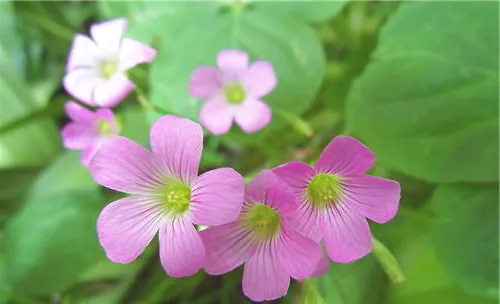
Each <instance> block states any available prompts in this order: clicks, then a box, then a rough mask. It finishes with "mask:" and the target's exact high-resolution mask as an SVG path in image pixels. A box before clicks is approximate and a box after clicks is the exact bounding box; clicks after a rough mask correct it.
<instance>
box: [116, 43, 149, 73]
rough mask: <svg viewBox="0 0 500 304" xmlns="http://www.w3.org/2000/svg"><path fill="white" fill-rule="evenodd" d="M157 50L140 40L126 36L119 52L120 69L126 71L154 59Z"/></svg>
mask: <svg viewBox="0 0 500 304" xmlns="http://www.w3.org/2000/svg"><path fill="white" fill-rule="evenodd" d="M155 57H156V50H155V49H153V48H152V47H150V46H149V45H146V44H144V43H142V42H140V41H137V40H133V39H130V38H124V39H123V40H122V43H121V48H120V54H119V67H118V69H119V70H120V71H126V70H128V69H130V68H133V67H135V66H136V65H138V64H141V63H147V62H151V61H153V59H154V58H155Z"/></svg>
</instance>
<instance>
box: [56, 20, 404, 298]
mask: <svg viewBox="0 0 500 304" xmlns="http://www.w3.org/2000/svg"><path fill="white" fill-rule="evenodd" d="M125 28H126V20H124V19H116V20H112V21H108V22H103V23H100V24H96V25H93V26H92V27H91V29H90V33H91V36H92V38H93V40H91V39H90V38H87V37H85V36H83V35H80V34H78V35H76V37H75V39H74V41H73V47H72V49H71V52H70V55H69V59H68V67H67V75H66V77H65V78H64V86H65V88H66V89H67V91H68V92H70V93H71V94H72V95H73V96H75V97H76V98H78V99H79V100H81V101H82V102H84V103H86V104H87V105H89V106H97V107H104V108H100V109H97V110H96V111H95V112H92V111H90V110H88V109H86V108H84V107H83V106H80V105H78V104H76V103H74V102H68V103H67V104H66V112H67V114H68V116H69V117H70V118H71V120H72V122H70V123H69V124H67V125H66V126H65V127H64V128H63V130H62V137H63V143H64V145H65V146H66V147H67V148H69V149H78V150H83V153H82V163H83V164H84V165H86V166H89V169H90V172H91V174H92V176H93V178H94V179H95V181H96V182H97V183H99V184H100V185H102V186H104V187H107V188H110V189H113V190H115V191H119V192H123V193H127V194H129V195H128V196H127V197H125V198H122V199H119V200H117V201H114V202H112V203H110V204H109V205H107V206H106V207H105V208H104V209H103V210H102V212H101V214H100V215H99V218H98V220H97V232H98V236H99V240H100V243H101V245H102V247H103V248H104V250H105V252H106V254H107V256H108V258H109V259H110V260H112V261H114V262H117V263H130V262H132V261H134V260H135V259H136V258H137V257H138V256H139V255H140V254H141V253H142V252H143V251H144V249H145V248H146V247H147V246H148V244H149V243H150V242H151V241H152V239H153V238H154V237H155V235H156V234H158V238H159V256H160V261H161V264H162V266H163V268H164V269H165V271H166V273H167V274H168V275H170V276H173V277H184V276H190V275H193V274H195V273H197V272H198V271H199V270H200V269H204V270H205V271H206V272H207V273H209V274H211V275H221V274H224V273H226V272H229V271H231V270H233V269H235V268H236V267H239V266H240V265H242V264H244V271H243V283H242V285H243V292H244V294H245V295H246V296H247V297H249V298H250V299H252V300H254V301H265V300H272V299H276V298H279V297H281V296H284V295H285V294H286V293H287V290H288V287H289V285H290V278H294V279H296V280H303V279H305V278H308V277H312V276H317V275H320V274H322V273H323V272H324V271H326V269H327V268H328V265H329V260H332V261H335V262H339V263H348V262H351V261H354V260H357V259H359V258H361V257H363V256H365V255H366V254H368V253H369V252H370V251H371V249H372V237H371V232H370V228H369V226H368V222H367V220H366V218H369V219H371V220H373V221H375V222H378V223H384V222H387V221H389V220H390V219H392V218H393V217H394V216H395V214H396V212H397V209H398V204H399V199H400V186H399V184H398V183H397V182H395V181H392V180H387V179H383V178H379V177H374V176H370V175H366V174H365V173H366V171H367V170H368V169H370V168H371V167H372V165H373V163H374V160H375V156H374V155H373V153H372V152H371V151H370V150H369V149H368V148H367V147H366V146H364V145H363V144H362V143H361V142H359V141H357V140H356V139H354V138H352V137H346V136H338V137H336V138H334V139H333V140H332V141H331V142H330V144H329V145H328V146H327V147H326V149H325V150H324V151H323V153H322V154H321V156H320V157H319V159H318V161H317V163H316V165H315V166H314V167H310V166H309V165H307V164H304V163H300V162H295V161H293V162H290V163H287V164H284V165H281V166H279V167H276V168H273V169H270V170H263V171H262V172H260V173H259V174H258V175H257V176H256V177H255V178H254V179H253V180H252V181H251V182H250V183H249V184H248V185H247V186H246V187H245V182H244V179H243V177H242V176H241V175H240V174H239V173H238V172H237V171H235V170H234V169H232V168H218V169H215V170H211V171H208V172H205V173H203V174H199V172H198V169H199V165H200V160H201V156H202V150H203V130H202V128H201V126H200V125H199V124H198V123H196V122H194V121H192V120H189V119H187V118H182V117H178V116H174V115H165V116H163V117H161V118H159V119H158V120H157V121H156V122H155V123H154V124H153V125H152V127H151V131H150V146H151V151H149V150H146V149H145V148H143V147H142V146H140V145H138V144H136V143H135V142H133V141H131V140H129V139H127V138H125V137H121V136H119V135H118V134H119V127H118V124H117V122H116V120H115V118H114V116H113V113H112V112H111V110H110V109H108V108H107V107H112V106H115V105H117V104H118V103H119V102H120V101H121V100H122V99H123V98H124V97H125V96H126V95H127V94H129V93H130V91H131V90H132V89H133V88H134V87H135V84H134V83H133V82H131V81H130V80H129V79H128V78H127V76H126V71H127V70H128V69H130V68H131V67H133V66H135V65H137V64H140V63H145V62H151V61H152V60H153V58H154V57H155V55H156V51H155V50H154V49H152V48H150V47H149V46H146V45H144V44H142V43H140V42H138V41H135V40H131V39H128V38H123V34H124V32H125ZM216 61H217V68H214V67H210V66H203V67H199V68H197V69H196V70H195V71H194V72H193V73H192V75H191V78H190V81H189V90H190V92H191V94H192V95H193V96H195V97H197V98H200V99H205V100H206V102H205V104H204V105H203V107H202V109H201V112H200V121H201V122H202V124H203V125H204V126H205V127H206V128H207V129H208V130H209V131H210V132H211V133H213V134H215V135H219V134H224V133H226V132H228V131H229V129H230V128H231V126H232V123H233V121H234V122H235V123H236V124H237V125H239V126H240V127H241V129H242V130H243V131H245V132H247V133H253V132H256V131H258V130H260V129H262V128H263V127H264V126H266V125H267V124H268V123H269V122H270V120H271V116H272V115H271V108H270V107H269V106H268V105H267V104H266V103H264V102H263V101H262V100H261V99H262V97H264V96H266V95H267V94H269V93H270V92H271V91H272V90H273V88H274V87H275V86H276V84H277V77H276V75H275V72H274V69H273V67H272V65H271V64H270V63H269V62H267V61H262V60H258V61H255V62H253V63H252V64H249V56H248V54H247V53H245V52H243V51H238V50H224V51H221V52H220V53H219V54H218V56H217V60H216ZM201 226H204V227H205V226H209V227H208V228H207V229H205V230H202V229H200V227H201ZM200 230H201V231H200ZM323 247H324V248H325V251H326V255H325V254H324V252H323V249H322V248H323Z"/></svg>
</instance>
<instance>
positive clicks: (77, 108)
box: [64, 101, 94, 124]
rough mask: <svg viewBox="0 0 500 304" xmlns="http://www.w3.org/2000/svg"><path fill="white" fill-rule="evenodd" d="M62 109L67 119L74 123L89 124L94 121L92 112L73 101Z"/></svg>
mask: <svg viewBox="0 0 500 304" xmlns="http://www.w3.org/2000/svg"><path fill="white" fill-rule="evenodd" d="M64 109H65V110H66V114H67V115H68V116H69V118H70V119H71V120H73V121H75V122H78V123H87V124H91V123H92V122H93V120H94V113H93V112H92V111H90V110H89V109H87V108H85V107H83V106H81V105H79V104H77V103H76V102H74V101H68V102H66V103H65V104H64Z"/></svg>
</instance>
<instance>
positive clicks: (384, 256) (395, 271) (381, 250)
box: [372, 238, 405, 283]
mask: <svg viewBox="0 0 500 304" xmlns="http://www.w3.org/2000/svg"><path fill="white" fill-rule="evenodd" d="M372 253H373V256H374V257H375V258H376V259H377V261H378V262H379V264H380V266H381V267H382V269H383V270H384V271H385V273H386V274H387V275H388V276H389V278H390V279H391V281H392V282H393V283H402V282H403V281H404V280H405V276H404V274H403V271H402V270H401V266H399V263H398V260H396V258H395V257H394V255H392V253H391V251H390V250H389V249H388V248H387V247H385V246H384V244H382V243H381V242H380V241H379V240H377V239H376V238H373V252H372Z"/></svg>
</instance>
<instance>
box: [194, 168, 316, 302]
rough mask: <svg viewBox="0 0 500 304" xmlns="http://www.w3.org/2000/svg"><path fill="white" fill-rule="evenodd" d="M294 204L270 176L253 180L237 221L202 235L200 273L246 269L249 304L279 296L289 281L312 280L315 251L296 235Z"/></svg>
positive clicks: (312, 243)
mask: <svg viewBox="0 0 500 304" xmlns="http://www.w3.org/2000/svg"><path fill="white" fill-rule="evenodd" d="M297 207H298V204H297V203H296V201H295V198H294V196H293V194H292V192H290V190H289V189H288V187H287V186H286V184H285V183H284V182H283V181H282V180H281V179H280V178H279V177H278V176H277V175H276V174H274V173H272V171H270V170H266V171H263V172H262V173H260V174H259V175H257V176H256V177H255V179H254V180H253V181H252V182H251V183H250V184H249V185H248V187H247V190H246V192H245V203H244V205H243V209H242V212H241V215H240V216H239V218H238V219H237V220H236V221H235V222H232V223H229V224H226V225H222V226H217V227H211V228H208V229H207V230H204V231H202V232H201V233H200V234H201V238H202V239H203V242H204V243H205V246H206V247H207V261H206V265H205V270H206V271H207V272H208V273H209V274H212V275H219V274H223V273H226V272H228V271H231V270H233V269H234V268H236V267H238V266H239V265H241V264H243V263H245V268H244V270H243V293H244V294H245V295H246V296H247V297H249V298H250V299H252V300H253V301H264V300H272V299H276V298H279V297H281V296H284V295H285V294H286V293H287V290H288V287H289V285H290V277H292V278H294V279H297V280H302V279H304V278H306V277H308V276H310V275H311V274H312V272H313V271H314V269H315V266H316V264H317V263H318V260H319V258H320V256H321V248H320V246H319V245H318V244H317V243H316V242H315V241H313V240H312V239H310V238H307V237H305V236H304V235H303V234H301V233H300V232H299V231H298V230H297V226H298V221H299V218H300V215H299V210H298V208H297Z"/></svg>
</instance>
